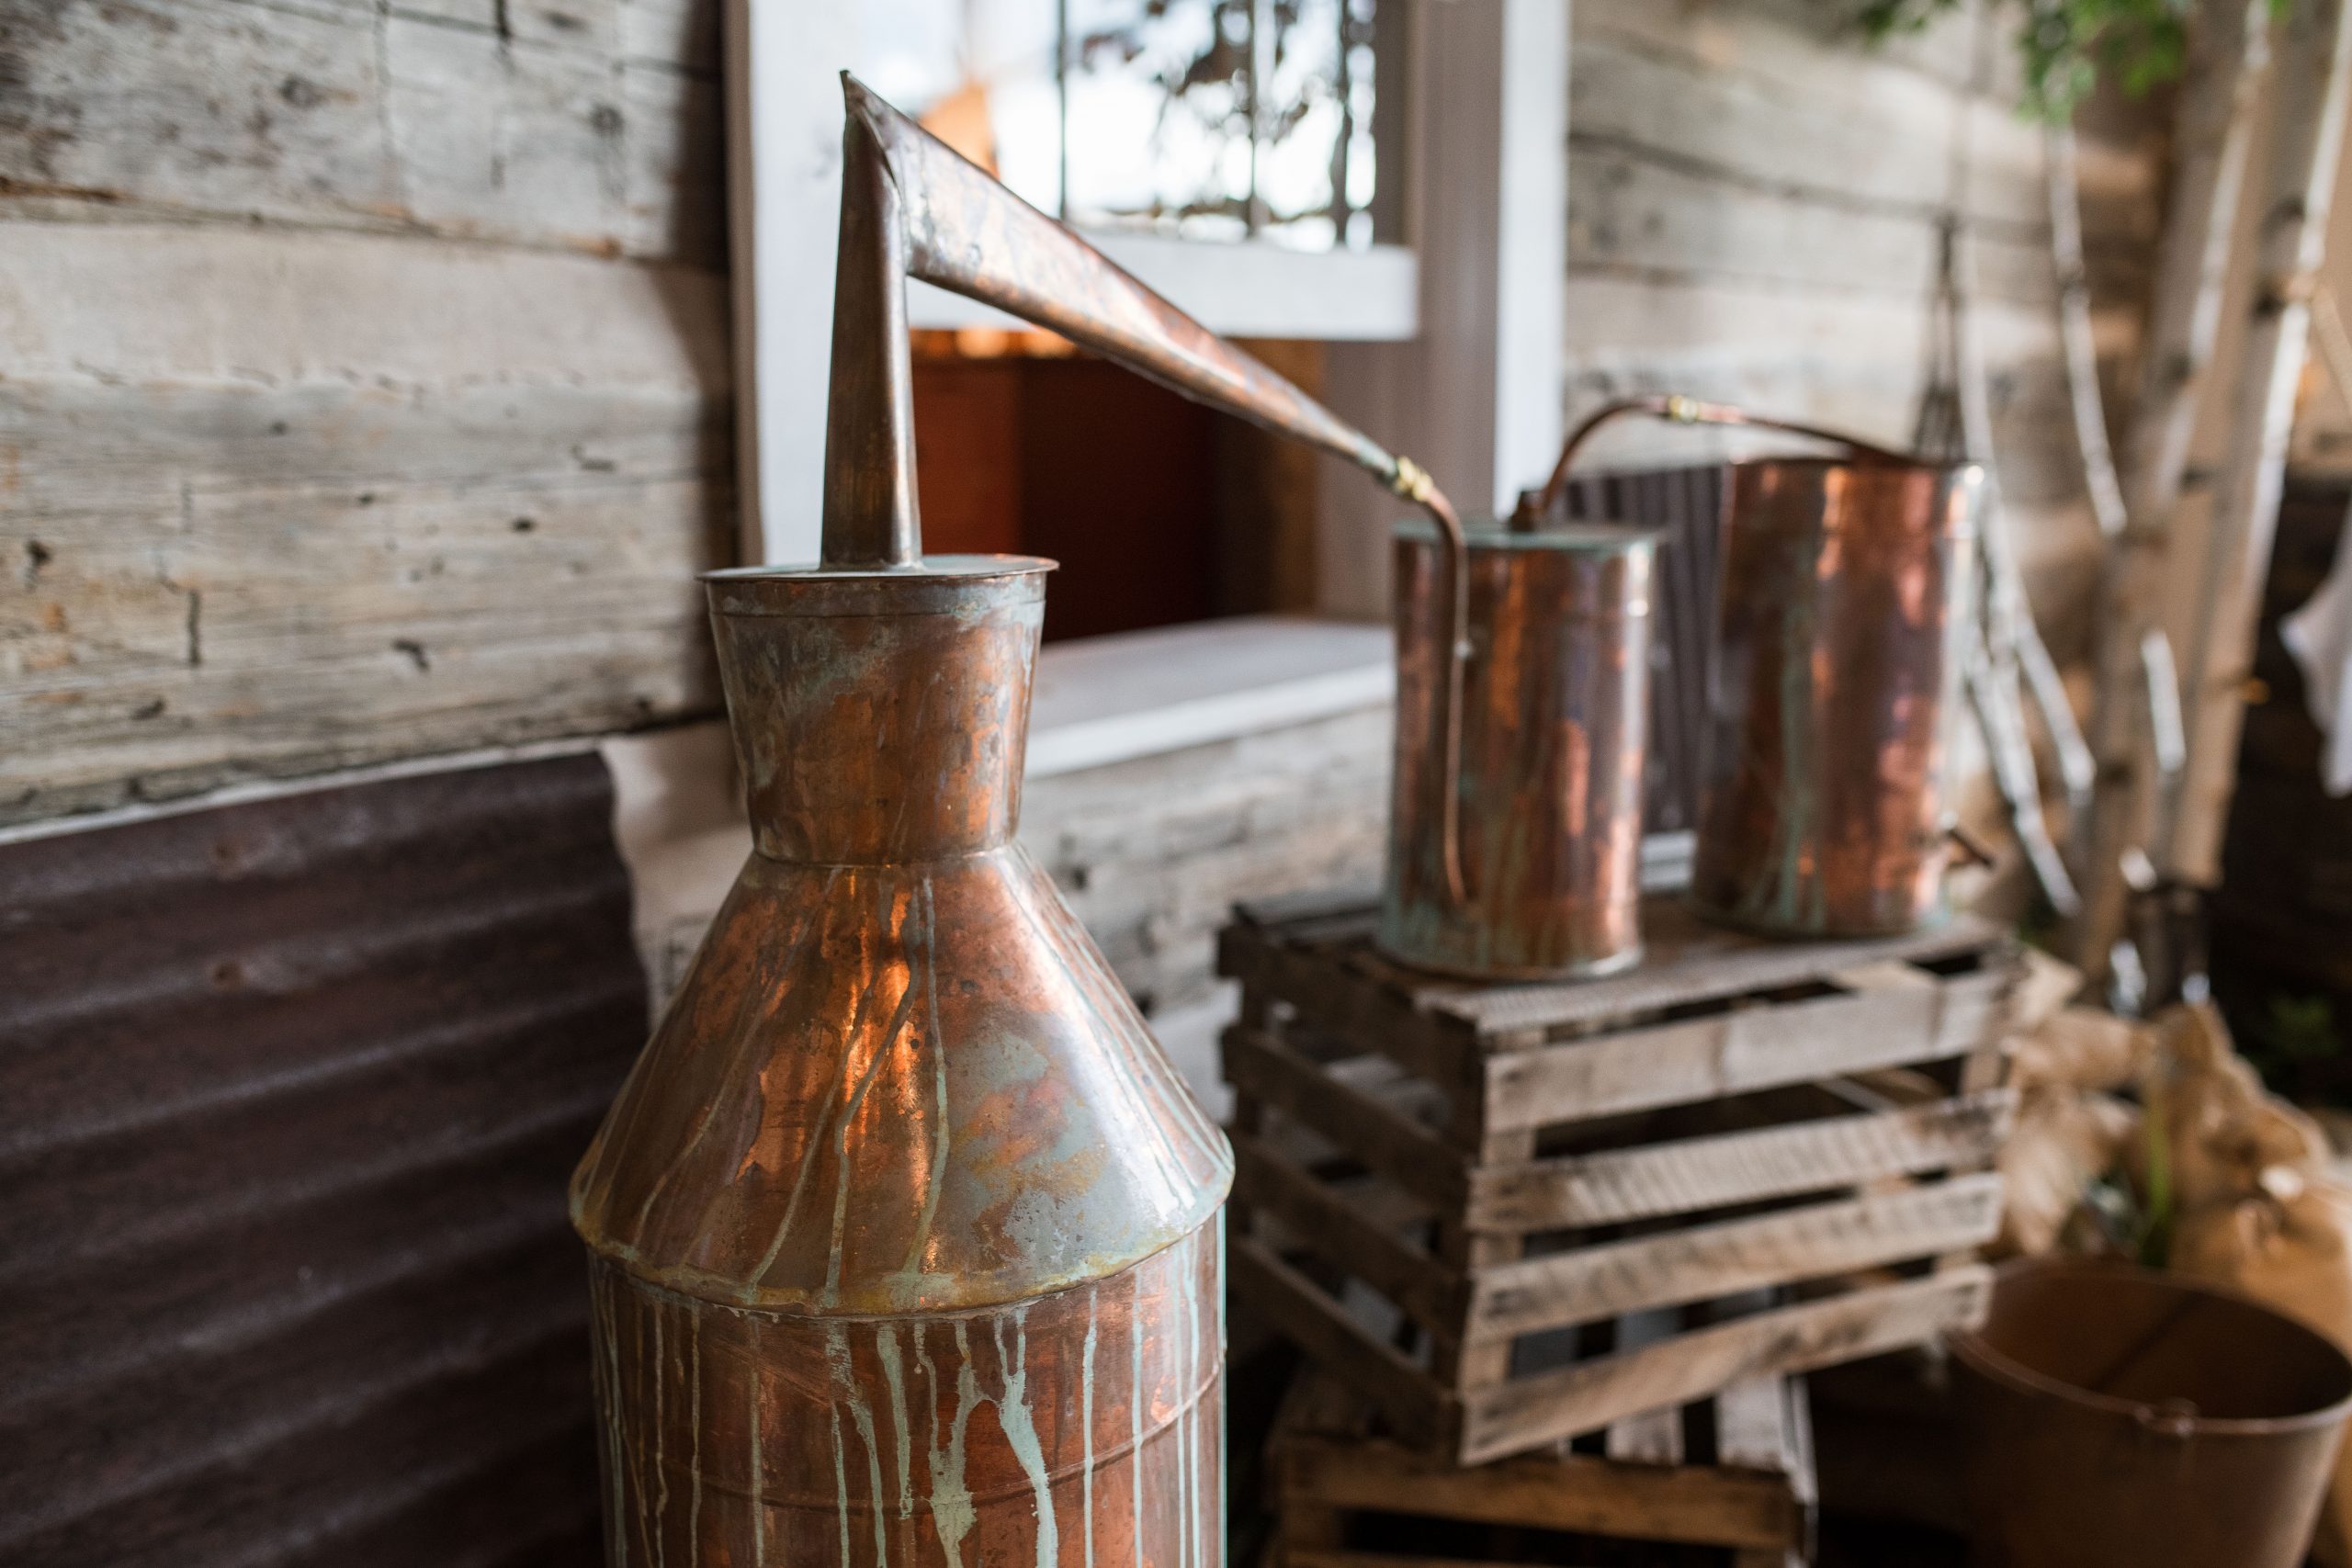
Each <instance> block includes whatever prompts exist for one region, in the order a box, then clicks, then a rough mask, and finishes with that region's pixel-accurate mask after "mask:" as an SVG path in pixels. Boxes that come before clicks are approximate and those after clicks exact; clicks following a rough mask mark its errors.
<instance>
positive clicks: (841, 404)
mask: <svg viewBox="0 0 2352 1568" xmlns="http://www.w3.org/2000/svg"><path fill="white" fill-rule="evenodd" d="M844 91H845V94H846V96H847V100H848V110H849V112H848V119H847V126H846V129H845V130H844V133H843V152H844V178H843V186H842V228H841V251H840V265H839V274H838V282H837V286H836V296H835V301H836V302H835V315H834V334H833V381H832V399H831V413H830V420H829V425H828V437H827V451H826V476H825V511H824V547H823V559H822V561H821V562H820V564H818V565H816V566H813V567H803V568H789V569H773V570H771V569H757V570H741V571H729V572H718V573H714V574H712V576H711V577H710V578H709V580H708V589H709V597H710V605H711V614H712V621H713V625H714V627H715V630H716V633H717V638H718V656H719V662H720V669H721V673H722V676H723V679H724V682H725V686H726V692H727V701H728V711H729V720H730V723H731V724H732V727H733V729H734V735H735V742H736V749H737V753H738V756H739V758H740V759H741V764H742V771H743V775H744V778H745V780H746V786H747V795H748V800H749V807H750V814H751V818H752V829H753V840H754V852H753V853H752V858H751V860H750V861H749V862H748V863H746V864H745V866H744V868H743V871H742V872H741V875H740V876H739V877H738V879H737V882H736V885H735V887H734V889H733V891H732V892H731V893H730V895H729V897H728V899H727V901H726V903H725V905H724V907H723V908H721V909H720V911H719V914H718V918H717V919H716V921H715V922H714V924H713V926H712V928H711V931H710V933H709V935H708V936H707V938H706V939H705V941H704V943H703V946H702V948H701V950H700V952H699V953H697V954H696V955H695V962H694V964H693V966H692V968H691V970H690V972H689V973H688V975H687V976H686V978H685V981H684V985H683V986H682V987H681V988H680V990H679V992H678V994H677V996H676V997H675V998H673V1001H672V1002H671V1004H670V1006H669V1008H668V1010H667V1011H666V1012H665V1013H664V1015H663V1016H662V1021H661V1022H660V1024H659V1025H658V1026H657V1028H656V1030H655V1032H654V1034H653V1038H652V1040H651V1042H650V1044H649V1045H648V1046H647V1048H646V1050H645V1053H644V1055H643V1056H642V1057H641V1058H640V1059H639V1062H638V1064H637V1066H636V1068H635V1070H634V1072H633V1073H632V1074H631V1076H630V1077H629V1080H628V1084H627V1085H626V1086H625V1087H624V1088H623V1089H622V1091H621V1094H620V1096H619V1098H618V1100H616V1102H615V1104H614V1106H613V1108H612V1111H611V1112H610V1114H609V1115H608V1116H607V1118H606V1120H605V1124H604V1127H603V1129H602V1130H601V1131H600V1132H599V1133H598V1134H597V1137H596V1140H595V1142H594V1145H592V1146H591V1147H590V1149H589V1151H588V1154H587V1156H586V1157H585V1158H584V1159H583V1160H582V1164H581V1166H580V1168H579V1171H578V1172H577V1174H576V1175H575V1176H574V1178H573V1181H572V1191H571V1208H572V1219H573V1224H574V1225H575V1226H576V1227H577V1228H578V1230H579V1232H580V1234H581V1235H582V1238H583V1239H584V1240H585V1241H586V1242H587V1244H588V1247H589V1249H590V1252H591V1255H592V1258H591V1289H592V1292H593V1309H594V1310H593V1314H592V1328H593V1334H594V1349H595V1379H596V1393H597V1399H598V1404H599V1409H600V1412H601V1416H602V1421H603V1431H604V1451H603V1455H602V1461H603V1471H604V1478H605V1526H606V1538H607V1552H608V1560H609V1561H610V1562H613V1563H614V1564H616V1565H618V1564H639V1563H645V1564H659V1565H665V1568H687V1565H692V1564H707V1565H708V1568H722V1565H724V1568H786V1565H787V1564H788V1565H789V1568H813V1565H817V1564H829V1565H836V1568H869V1565H872V1568H878V1565H880V1564H883V1563H888V1564H891V1565H892V1568H999V1565H1008V1564H1015V1563H1022V1564H1036V1565H1037V1568H1047V1565H1049V1564H1057V1563H1062V1562H1069V1563H1079V1562H1097V1561H1100V1562H1104V1563H1112V1562H1120V1563H1124V1562H1152V1563H1157V1564H1160V1565H1162V1568H1214V1565H1216V1564H1219V1563H1222V1562H1223V1561H1224V1533H1225V1532H1224V1525H1223V1497H1224V1481H1223V1475H1222V1467H1223V1365H1224V1348H1223V1339H1224V1325H1223V1317H1222V1311H1221V1303H1222V1302H1223V1299H1224V1292H1223V1281H1222V1271H1223V1245H1222V1230H1221V1222H1220V1211H1221V1208H1222V1205H1223V1202H1224V1200H1225V1194H1226V1190H1227V1186H1228V1184H1229V1182H1230V1179H1231V1174H1232V1162H1231V1155H1230V1152H1229V1150H1228V1149H1227V1145H1226V1143H1225V1140H1224V1138H1223V1137H1222V1135H1221V1134H1219V1133H1218V1132H1217V1131H1216V1128H1215V1127H1214V1126H1213V1125H1212V1124H1211V1123H1210V1122H1208V1120H1207V1119H1206V1118H1205V1117H1204V1115H1203V1113H1202V1112H1201V1111H1200V1109H1199V1108H1198V1106H1197V1105H1196V1104H1195V1103H1194V1102H1193V1100H1192V1098H1191V1096H1190V1095H1189V1094H1188V1093H1187V1092H1186V1090H1185V1089H1184V1087H1183V1085H1182V1081H1181V1080H1180V1079H1179V1078H1178V1077H1177V1075H1176V1073H1175V1072H1174V1070H1173V1069H1172V1068H1171V1067H1170V1065H1169V1063H1168V1061H1167V1059H1166V1057H1165V1056H1164V1055H1162V1053H1161V1052H1160V1050H1159V1046H1158V1044H1157V1043H1155V1042H1154V1041H1153V1040H1152V1038H1151V1036H1150V1034H1149V1032H1148V1030H1147V1029H1146V1027H1145V1025H1144V1022H1143V1020H1142V1019H1141V1017H1140V1016H1139V1015H1138V1014H1137V1013H1136V1010H1135V1008H1134V1006H1133V1005H1132V1004H1131V1003H1130V1002H1129V1000H1128V998H1127V997H1126V995H1125V992H1124V991H1123V990H1122V989H1121V987H1120V986H1119V984H1118V982H1117V980H1116V979H1115V978H1114V976H1113V975H1112V973H1111V971H1110V969H1109V967H1108V966H1107V965H1106V964H1105V963H1104V962H1103V958H1102V956H1101V954H1100V953H1097V952H1096V950H1095V948H1094V946H1093V944H1092V942H1090V941H1089V939H1088V938H1087V936H1086V934H1085V932H1084V931H1081V930H1080V927H1079V925H1078V923H1077V921H1076V920H1075V919H1073V918H1072V917H1071V916H1070V914H1069V910H1068V909H1067V908H1064V906H1063V905H1062V903H1061V901H1060V899H1059V897H1057V894H1056V893H1055V891H1054V888H1053V886H1052V885H1051V883H1050V882H1049V881H1048V880H1047V878H1046V876H1045V875H1044V874H1043V873H1041V872H1040V871H1039V870H1038V869H1037V867H1036V866H1035V864H1034V863H1032V862H1031V860H1030V859H1029V857H1028V855H1027V854H1026V853H1025V852H1023V850H1022V848H1021V847H1020V845H1019V844H1018V843H1016V842H1015V841H1014V837H1013V834H1014V829H1015V827H1016V824H1017V821H1018V817H1019V809H1020V795H1021V778H1022V771H1023V755H1024V751H1025V748H1026V743H1027V728H1028V717H1029V700H1030V690H1031V678H1032V675H1033V672H1034V665H1035V656H1036V649H1037V637H1038V629H1039V624H1040V619H1041V614H1042V609H1043V604H1044V593H1045V573H1046V571H1047V570H1050V569H1051V565H1052V563H1050V562H1048V561H1044V560H1038V559H1034V558H1023V557H1001V556H947V557H932V558H925V557H923V555H922V547H921V537H920V527H919V521H918V518H917V515H916V504H915V482H914V446H913V441H912V399H911V392H910V387H911V378H910V366H909V362H908V355H907V333H906V330H905V328H906V317H905V286H906V279H907V277H909V276H915V277H921V278H924V279H927V280H929V281H931V282H933V283H937V284H940V285H943V286H944V287H946V288H952V289H955V290H956V291H958V292H961V293H964V294H967V295H970V296H972V297H973V298H976V299H983V300H986V301H988V302H989V303H991V304H994V305H997V306H999V307H1001V308H1002V309H1004V310H1009V311H1012V312H1013V313H1015V314H1017V315H1020V316H1023V317H1025V318H1027V319H1028V320H1030V321H1034V322H1036V323H1038V324H1040V325H1043V326H1046V327H1049V328H1052V329H1053V330H1055V331H1057V332H1060V333H1063V334H1064V335H1066V336H1068V337H1070V338H1072V339H1074V340H1076V341H1077V342H1079V343H1080V344H1083V345H1085V346H1087V347H1090V348H1092V349H1094V350H1096V351H1098V352H1100V353H1102V354H1104V355H1108V356H1109V357H1111V358H1114V359H1115V360H1118V361H1120V362H1122V363H1124V364H1126V365H1128V366H1130V367H1134V368H1136V369H1138V370H1140V371H1142V372H1144V373H1145V374H1148V375H1149V376H1151V377H1153V378H1155V379H1157V380H1159V381H1161V382H1163V383H1164V384H1166V385H1168V386H1170V387H1171V388H1173V389H1177V390H1179V391H1182V392H1184V393H1186V394H1187V395H1189V396H1192V397H1194V398H1196V399H1199V400H1203V401H1205V402H1209V403H1211V404H1214V405H1215V406H1216V407H1219V408H1223V409H1226V410H1227V411H1229V412H1236V413H1239V414H1241V415H1243V416H1245V417H1248V418H1250V419H1253V420H1255V421H1257V422H1258V423H1261V424H1264V425H1266V426H1268V427H1269V428H1272V429H1275V430H1279V431H1283V432H1285V433H1288V434H1293V435H1295V436H1297V437H1299V438H1301V439H1303V440H1306V441H1308V442H1311V443H1313V444H1314V445H1316V446H1320V447H1322V448H1324V449H1326V450H1329V451H1332V452H1336V453H1339V454H1340V455H1341V456H1344V457H1349V458H1351V459H1352V460H1354V461H1356V462H1357V463H1359V464H1360V465H1361V466H1363V467H1364V468H1367V469H1369V470H1371V471H1372V472H1374V474H1376V475H1378V476H1379V477H1380V478H1382V479H1385V480H1387V481H1388V482H1389V483H1390V484H1391V485H1392V486H1393V487H1394V488H1396V489H1397V491H1399V492H1400V493H1405V494H1408V495H1412V496H1414V497H1415V498H1416V499H1419V500H1420V501H1421V502H1423V504H1424V505H1425V507H1427V508H1428V509H1429V510H1430V513H1431V515H1432V516H1433V517H1435V518H1436V519H1438V522H1439V526H1440V527H1441V528H1443V529H1447V530H1450V531H1451V532H1453V533H1454V534H1458V532H1459V530H1458V528H1457V527H1455V525H1453V515H1452V513H1451V511H1450V510H1449V509H1447V508H1446V506H1445V503H1444V500H1443V497H1442V496H1441V495H1438V494H1437V492H1436V491H1435V488H1434V487H1433V486H1431V485H1430V483H1429V481H1428V479H1427V478H1426V476H1425V475H1422V474H1421V473H1420V472H1419V470H1418V469H1417V468H1413V466H1412V465H1410V464H1409V463H1407V462H1405V461H1404V460H1402V459H1399V458H1396V457H1390V456H1389V455H1388V454H1386V453H1385V452H1383V451H1381V450H1380V449H1379V448H1378V447H1377V446H1374V445H1373V444H1372V443H1370V442H1369V441H1367V440H1365V439H1364V438H1363V437H1362V436H1361V435H1359V434H1356V433H1355V432H1353V431H1351V430H1350V429H1349V428H1348V427H1347V426H1345V425H1344V424H1342V423H1340V422H1339V421H1337V420H1336V419H1334V418H1332V417H1331V416H1330V415H1329V413H1328V412H1325V411H1324V410H1322V409H1321V408H1320V407H1319V406H1317V404H1315V403H1314V402H1313V401H1311V400H1308V399H1306V397H1305V396H1304V395H1303V394H1301V393H1299V392H1298V391H1297V390H1296V389H1295V388H1293V387H1291V386H1290V385H1289V383H1287V382H1285V381H1283V380H1282V379H1281V378H1279V377H1276V376H1274V375H1273V374H1272V372H1271V371H1268V370H1267V369H1265V368H1264V367H1262V366H1261V365H1259V364H1258V363H1257V362H1256V361H1255V360H1252V359H1250V358H1249V357H1248V356H1247V355H1243V354H1241V353H1239V352H1238V351H1237V350H1235V349H1234V348H1232V347H1231V346H1230V345H1229V344H1225V343H1222V342H1220V341H1219V340H1217V339H1216V337H1214V336H1212V335H1211V334H1210V333H1207V332H1206V331H1205V330H1204V329H1203V328H1201V327H1200V326H1198V325H1197V324H1196V323H1194V322H1193V321H1190V320H1188V319H1187V318H1185V317H1184V316H1183V315H1182V314H1181V313H1180V312H1178V311H1177V310H1174V309H1173V308H1172V307H1171V306H1170V305H1168V304H1167V303H1166V302H1165V301H1163V300H1161V299H1159V298H1158V297H1157V296H1155V295H1153V294H1152V293H1150V291H1149V290H1148V289H1146V288H1143V287H1142V286H1141V285H1140V284H1137V283H1136V282H1135V281H1134V280H1133V279H1132V278H1130V277H1128V276H1126V275H1125V274H1124V273H1122V272H1120V271H1118V270H1117V269H1116V268H1115V267H1114V266H1112V265H1110V264H1109V263H1108V262H1106V261H1104V260H1103V258H1102V257H1101V256H1100V255H1098V254H1095V253H1094V252H1093V251H1091V249H1089V248H1088V247H1087V246H1086V245H1085V244H1084V243H1082V242H1080V241H1079V240H1078V239H1077V238H1076V237H1075V236H1073V235H1071V234H1070V233H1069V232H1068V231H1065V230H1063V229H1062V228H1061V227H1060V226H1058V225H1057V224H1056V223H1054V222H1052V221H1051V220H1048V219H1046V218H1045V217H1044V216H1043V215H1042V214H1040V213H1038V212H1036V211H1035V209H1032V208H1030V207H1028V206H1026V205H1025V204H1023V203H1022V202H1021V201H1019V200H1018V199H1017V198H1015V197H1012V195H1011V194H1010V193H1008V192H1006V191H1005V190H1004V189H1003V188H1002V187H1001V186H998V185H997V184H995V182H994V181H992V180H991V179H989V176H987V175H984V174H983V173H981V172H980V171H979V170H978V169H977V168H975V167H973V166H972V165H971V164H967V163H966V162H965V161H964V160H963V159H961V158H959V157H957V156H956V154H955V153H953V152H950V151H948V150H947V149H946V148H945V147H944V146H943V145H941V144H940V143H939V142H937V141H933V139H932V138H931V137H929V136H928V135H926V134H925V133H924V132H923V131H922V130H920V129H919V128H917V127H916V126H915V125H913V124H912V123H911V122H910V121H909V120H907V119H906V118H903V117H902V116H900V115H899V114H898V112H897V111H895V110H894V109H892V108H891V107H889V106H888V105H887V104H885V103H883V102H882V101H881V100H879V99H878V98H876V97H875V96H872V95H871V94H870V93H868V92H867V91H866V90H865V88H863V87H862V86H860V85H858V84H856V83H855V82H854V81H850V80H848V79H847V78H844ZM1441 592H1443V591H1441ZM1443 728H1444V726H1443V724H1442V721H1441V729H1443Z"/></svg>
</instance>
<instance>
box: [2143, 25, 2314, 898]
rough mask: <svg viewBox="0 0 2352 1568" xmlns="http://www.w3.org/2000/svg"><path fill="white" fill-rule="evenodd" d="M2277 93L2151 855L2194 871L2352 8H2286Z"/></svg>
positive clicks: (2283, 429)
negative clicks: (2177, 722)
mask: <svg viewBox="0 0 2352 1568" xmlns="http://www.w3.org/2000/svg"><path fill="white" fill-rule="evenodd" d="M2273 96H2274V99H2275V101H2274V103H2273V106H2272V110H2271V117H2270V118H2271V127H2270V149H2269V159H2270V163H2269V171H2268V179H2267V184H2266V187H2265V191H2264V196H2263V205H2262V221H2261V228H2260V231H2259V239H2258V241H2257V243H2258V244H2259V246H2260V251H2259V254H2258V258H2257V262H2256V286H2255V299H2254V306H2253V314H2252V320H2251V321H2250V323H2249V328H2248V332H2247V335H2246V347H2245V362H2244V364H2243V365H2242V366H2241V367H2239V375H2238V385H2237V391H2236V397H2235V400H2234V402H2233V406H2232V409H2231V424H2230V445H2229V457H2228V461H2227V463H2226V465H2225V466H2224V468H2223V469H2222V489H2221V491H2220V494H2219V498H2218V500H2217V502H2216V504H2215V507H2214V512H2213V522H2212V528H2211V533H2209V534H2208V535H2207V536H2206V541H2205V570H2204V573H2203V576H2202V578H2201V580H2200V581H2199V586H2198V601H2197V615H2196V620H2195V631H2194V633H2193V634H2192V636H2191V638H2190V642H2189V651H2188V692H2189V694H2190V701H2189V709H2188V778H2187V781H2186V785H2185V787H2184V788H2183V790H2182V791H2181V795H2180V802H2179V806H2178V808H2177V810H2175V811H2173V812H2172V813H2170V814H2169V818H2168V819H2167V820H2165V821H2163V822H2160V823H2159V824H2158V832H2157V836H2156V839H2155V842H2156V843H2157V844H2158V845H2159V846H2160V848H2161V853H2160V854H2159V856H2158V863H2159V864H2160V865H2162V866H2163V867H2164V868H2165V870H2166V871H2168V872H2170V873H2172V874H2175V875H2176V876H2180V877H2182V878H2184V879H2185V880H2188V881H2194V882H2205V881H2210V880H2211V878H2212V876H2213V874H2214V871H2215V863H2216V862H2217V861H2218V859H2219V856H2220V844H2221V835H2222V819H2223V818H2224V816H2225V815H2226V813H2227V812H2228V809H2229V803H2230V795H2231V792H2232V789H2233V784H2234V782H2235V775H2236V772H2237V766H2236V764H2237V743H2238V731H2239V728H2240V724H2241V721H2242V720H2243V718H2244V716H2245V698H2244V682H2245V676H2246V674H2247V672H2248V671H2249V670H2250V668H2251V666H2252V664H2253V659H2254V640H2255V631H2256V626H2257V625H2258V624H2259V622H2260V618H2261V609H2262V589H2263V583H2264V581H2265V580H2266V579H2267V577H2268V575H2269V571H2270V545H2271V540H2272V537H2273V536H2274V535H2275V533H2276V531H2277V528H2278V496H2279V491H2280V488H2281V486H2282V484H2283V483H2284V480H2285V478H2286V470H2287V442H2288V438H2289V436H2290V434H2292V433H2293V429H2294V422H2295V390H2296V387H2297V385H2298V384H2299V383H2300V382H2301V379H2302V374H2303V364H2304V360H2305V356H2306V355H2307V353H2308V350H2309V342H2310V325H2311V294H2312V287H2313V280H2314V278H2315V276H2316V274H2317V272H2318V270H2319V265H2320V262H2321V260H2322V257H2323V255H2324V252H2325V250H2326V244H2327V218H2328V208H2329V205H2330V202H2331V199H2332V198H2333V197H2334V196H2335V166H2336V160H2337V157H2338V156H2339V154H2340V153H2341V152H2342V149H2343V144H2344V119H2345V114H2346V108H2347V107H2352V6H2346V4H2345V3H2344V0H2300V3H2299V4H2298V5H2297V6H2295V9H2294V11H2293V13H2292V14H2291V15H2290V17H2289V18H2288V23H2287V47H2286V48H2285V49H2284V50H2283V51H2281V52H2280V56H2279V62H2278V83H2277V85H2276V89H2275V92H2274V95H2273Z"/></svg>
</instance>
